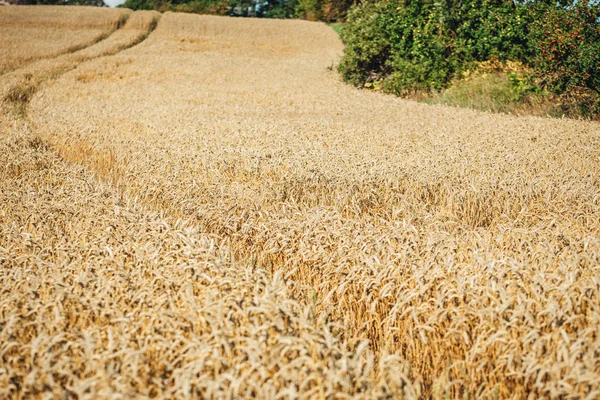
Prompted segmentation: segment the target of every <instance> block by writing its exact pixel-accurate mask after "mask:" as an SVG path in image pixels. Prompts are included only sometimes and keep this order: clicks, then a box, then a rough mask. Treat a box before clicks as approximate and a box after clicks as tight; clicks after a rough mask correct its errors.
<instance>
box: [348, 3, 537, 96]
mask: <svg viewBox="0 0 600 400" xmlns="http://www.w3.org/2000/svg"><path fill="white" fill-rule="evenodd" d="M532 8H533V7H532V6H530V5H517V4H516V3H513V2H512V1H506V0H473V1H463V2H461V1H452V0H446V1H440V2H433V1H426V0H381V1H377V2H375V3H363V4H362V5H360V6H358V7H357V8H355V9H354V10H352V11H351V12H350V14H349V17H348V21H347V24H346V27H345V30H344V34H343V35H342V40H343V41H344V43H345V45H346V49H345V53H344V58H343V60H342V62H341V64H340V67H339V69H340V71H341V72H342V75H343V76H344V78H345V79H346V80H347V81H348V82H350V83H353V84H355V85H358V86H362V85H365V84H366V83H368V82H370V81H373V80H381V81H382V86H383V87H384V88H385V89H387V90H389V91H391V92H394V93H397V94H403V93H407V92H411V91H415V90H417V91H423V90H440V89H442V88H444V87H446V86H447V85H448V84H449V83H450V82H451V80H452V78H453V77H454V76H456V75H457V74H458V73H460V72H462V71H464V70H467V69H469V68H471V67H472V66H473V63H474V62H476V61H486V60H489V59H491V58H495V59H498V60H501V61H503V60H520V61H524V60H530V59H533V57H534V55H535V50H534V49H533V47H532V45H531V43H530V41H529V40H528V39H527V38H528V35H529V32H528V26H529V24H530V23H531V22H532V20H533V17H534V16H533V13H532V12H531V9H532Z"/></svg>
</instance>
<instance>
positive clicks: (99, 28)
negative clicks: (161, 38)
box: [0, 6, 130, 74]
mask: <svg viewBox="0 0 600 400" xmlns="http://www.w3.org/2000/svg"><path fill="white" fill-rule="evenodd" d="M129 13H130V10H126V9H111V10H102V9H99V8H97V7H53V6H19V7H0V37H2V46H1V48H0V51H1V57H0V74H2V73H5V72H7V71H9V70H13V69H15V68H17V67H20V66H22V65H23V64H25V63H28V62H31V61H34V60H38V59H40V58H48V57H54V56H56V55H58V54H62V53H68V52H73V51H76V50H79V49H81V48H84V47H86V46H89V45H90V44H92V43H94V42H97V41H99V40H101V39H103V38H104V37H106V36H108V35H109V34H110V33H111V32H112V31H114V30H115V29H117V28H118V27H119V25H121V24H122V23H123V22H124V21H125V20H126V18H127V16H128V14H129Z"/></svg>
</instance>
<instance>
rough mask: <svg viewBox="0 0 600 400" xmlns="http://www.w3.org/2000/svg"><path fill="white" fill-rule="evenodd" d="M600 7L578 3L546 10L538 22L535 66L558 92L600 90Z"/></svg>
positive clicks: (548, 83) (536, 25)
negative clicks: (537, 49)
mask: <svg viewBox="0 0 600 400" xmlns="http://www.w3.org/2000/svg"><path fill="white" fill-rule="evenodd" d="M599 20H600V7H599V6H598V2H596V3H589V4H586V3H581V2H580V3H578V4H576V5H575V6H574V7H570V8H561V9H554V10H549V11H546V12H544V18H540V19H539V20H538V21H537V22H536V24H535V34H536V35H535V41H536V44H537V45H538V48H539V50H540V51H539V54H538V57H537V58H536V62H535V67H536V68H535V69H536V73H537V74H538V76H539V77H540V79H541V80H542V81H543V82H544V84H545V85H546V87H548V89H549V90H551V91H552V92H554V93H556V94H562V93H565V92H567V93H570V92H574V91H577V90H580V89H582V88H585V89H588V90H590V91H592V92H595V94H596V95H599V94H600V25H599V24H598V21H599Z"/></svg>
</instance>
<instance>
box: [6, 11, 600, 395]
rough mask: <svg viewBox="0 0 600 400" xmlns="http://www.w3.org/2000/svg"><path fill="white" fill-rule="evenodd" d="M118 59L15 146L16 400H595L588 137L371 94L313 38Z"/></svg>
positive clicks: (157, 46) (25, 131) (596, 218)
mask: <svg viewBox="0 0 600 400" xmlns="http://www.w3.org/2000/svg"><path fill="white" fill-rule="evenodd" d="M153 18H154V17H153ZM144 26H146V25H144ZM142 31H143V29H142ZM108 40H110V39H108ZM140 40H141V39H140ZM106 43H108V41H106ZM106 43H104V44H103V42H100V43H98V44H97V45H96V46H97V47H96V48H98V49H100V46H103V45H107V44H106ZM131 43H134V42H131ZM107 46H108V45H107ZM108 47H110V48H111V49H113V50H110V51H109V50H106V49H103V48H102V50H101V51H100V50H98V51H94V50H93V49H92V47H90V48H89V49H85V50H82V51H80V52H78V53H74V54H73V57H74V58H72V59H69V61H68V63H69V64H68V65H69V66H70V67H69V68H68V69H65V70H61V71H60V74H56V76H51V77H48V74H47V70H45V71H46V72H44V73H38V72H37V70H31V71H30V72H27V73H29V74H30V75H31V77H30V78H29V79H30V81H35V82H36V84H35V85H33V84H32V85H30V86H35V90H32V93H31V95H28V96H26V97H27V98H26V101H24V102H23V103H24V112H23V113H21V114H20V115H21V117H19V114H16V115H15V114H10V113H9V114H7V115H5V116H4V117H3V118H4V120H3V121H2V122H3V123H2V124H1V125H0V127H2V129H3V132H2V133H3V138H4V139H3V142H2V146H3V148H2V150H1V152H0V153H1V154H3V155H4V154H6V160H7V162H5V163H4V172H3V175H1V176H2V177H3V178H2V180H1V183H0V185H2V188H1V189H2V190H1V193H2V197H1V198H0V204H2V206H3V211H2V213H1V214H0V227H1V228H0V229H2V232H1V236H0V237H1V238H2V239H0V240H1V241H0V247H1V248H2V249H0V265H2V270H1V271H2V272H1V273H0V282H2V283H1V284H0V287H1V288H2V290H3V291H4V294H3V296H2V299H3V300H2V303H0V323H1V324H2V325H1V326H0V332H1V333H0V334H1V335H3V336H2V340H0V342H2V343H3V346H4V348H3V349H0V351H1V352H2V358H1V359H0V361H1V362H2V364H0V382H6V383H7V385H8V386H6V387H8V389H7V390H6V392H5V393H6V394H8V395H10V396H13V397H19V396H22V397H27V396H33V395H38V396H40V397H41V396H42V395H43V392H44V391H49V392H52V393H54V394H55V395H59V394H61V395H66V396H68V395H71V396H76V397H86V396H89V397H110V396H117V395H121V396H123V397H136V396H140V397H145V396H151V397H194V396H202V397H216V398H235V397H263V398H276V397H280V398H288V397H289V398H297V397H300V398H307V397H310V398H329V397H332V398H333V397H337V398H344V397H365V398H376V397H386V396H391V397H401V396H407V397H409V398H415V397H433V398H446V397H452V398H466V397H469V398H471V397H476V398H540V397H548V398H590V399H591V398H595V397H597V396H599V395H600V204H599V202H600V157H599V154H600V153H599V152H600V127H599V126H598V124H596V123H591V122H583V121H572V120H552V119H544V118H534V117H514V116H509V115H491V114H487V113H481V112H475V111H469V110H458V109H453V108H446V107H439V106H427V105H423V104H416V103H411V102H406V101H403V100H399V99H396V98H392V97H389V96H385V95H381V94H378V93H369V92H363V91H358V90H356V89H353V88H350V87H347V86H345V85H343V84H342V83H341V82H340V81H339V80H338V78H337V77H336V75H335V73H334V72H333V71H331V70H330V69H331V68H329V67H331V66H333V65H335V62H336V61H337V60H338V57H339V55H340V51H341V43H340V41H339V39H338V38H337V36H336V34H335V33H334V32H333V31H332V30H331V29H330V28H328V27H326V26H325V25H323V24H318V23H308V22H302V21H274V20H269V21H266V20H248V19H245V20H242V19H227V18H219V17H208V16H193V15H180V14H172V13H166V14H164V15H163V16H162V17H161V19H160V22H159V23H158V27H157V29H156V30H155V31H154V32H153V33H152V34H151V35H150V36H149V37H148V38H147V39H146V40H144V41H142V42H141V43H140V44H138V45H137V46H135V47H131V48H129V49H126V50H122V49H124V47H122V46H112V45H110V46H108ZM125 47H127V46H125ZM85 52H91V53H89V54H88V55H87V56H86V57H83V56H81V54H85ZM78 54H79V55H80V58H77V57H78ZM109 54H113V55H112V56H109V57H102V56H103V55H109ZM17 72H19V71H15V74H14V75H15V76H16V75H18V74H17ZM20 73H21V74H24V73H25V71H20ZM9 75H11V74H7V76H5V77H3V78H4V84H3V85H0V89H2V88H4V89H3V90H4V92H3V93H4V94H3V98H4V99H5V103H6V104H7V105H10V104H14V103H15V102H18V99H19V96H16V95H14V93H21V92H19V88H20V89H23V88H25V89H26V88H27V87H29V86H27V83H26V82H25V84H24V83H23V82H24V81H23V80H22V79H23V78H22V77H21V78H19V79H21V80H17V81H15V80H14V79H16V78H14V77H13V78H11V79H13V80H11V81H10V84H9V83H6V82H8V81H7V79H9ZM38 75H39V76H45V78H44V79H42V78H39V79H38V78H37V77H38ZM58 75H60V77H58ZM15 99H17V100H15ZM9 108H10V107H7V108H6V109H7V110H8V109H9ZM23 117H24V118H25V119H23ZM82 167H83V168H82ZM365 346H367V347H365ZM90 360H92V361H90ZM89 363H91V365H90V364H89ZM0 387H2V385H0Z"/></svg>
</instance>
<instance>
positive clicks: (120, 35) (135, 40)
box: [0, 11, 160, 117]
mask: <svg viewBox="0 0 600 400" xmlns="http://www.w3.org/2000/svg"><path fill="white" fill-rule="evenodd" d="M159 19H160V14H159V13H157V12H154V11H135V12H133V13H131V14H129V16H128V18H127V21H126V22H125V23H124V24H121V25H120V26H118V28H117V29H116V30H115V31H114V32H113V33H111V34H110V35H109V36H107V37H106V38H105V39H103V40H101V41H99V42H96V43H95V44H93V45H91V46H89V47H86V48H84V49H81V50H79V51H76V52H73V53H69V54H63V55H60V56H57V57H54V58H52V59H43V60H40V61H37V62H35V63H33V64H30V65H27V66H25V67H23V68H20V69H18V70H16V71H13V72H11V73H8V74H5V75H3V76H0V98H2V100H3V101H4V103H5V104H6V105H7V106H8V107H7V108H8V109H9V110H10V111H12V112H13V113H16V114H17V115H19V116H20V117H25V116H26V114H27V110H26V109H27V105H28V104H29V101H30V100H31V99H32V97H33V96H34V95H35V93H36V92H37V91H38V90H39V89H40V88H41V87H42V86H43V85H44V84H48V83H49V82H51V81H54V80H56V79H57V78H59V77H60V76H61V75H63V74H64V73H66V72H68V71H71V70H73V69H75V68H77V67H78V66H79V65H81V64H82V63H84V62H87V61H90V60H93V59H96V58H100V57H105V56H112V55H115V54H117V53H119V52H121V51H123V50H126V49H129V48H131V47H133V46H136V45H138V44H140V43H141V42H143V41H144V40H146V38H147V37H148V36H149V35H150V33H152V31H154V29H155V28H156V26H157V24H158V21H159Z"/></svg>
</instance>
